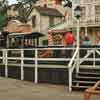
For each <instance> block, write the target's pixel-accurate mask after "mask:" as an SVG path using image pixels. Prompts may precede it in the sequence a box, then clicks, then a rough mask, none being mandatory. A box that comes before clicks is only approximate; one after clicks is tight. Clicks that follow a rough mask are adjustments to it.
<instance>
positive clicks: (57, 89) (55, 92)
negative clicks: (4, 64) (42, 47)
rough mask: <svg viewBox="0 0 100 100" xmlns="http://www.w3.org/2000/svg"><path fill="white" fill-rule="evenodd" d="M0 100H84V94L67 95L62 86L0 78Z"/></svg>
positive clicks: (65, 89) (66, 89)
mask: <svg viewBox="0 0 100 100" xmlns="http://www.w3.org/2000/svg"><path fill="white" fill-rule="evenodd" d="M0 100H84V92H75V91H74V92H72V93H69V92H68V88H67V87H65V86H63V85H62V86H61V85H50V84H34V83H32V82H26V81H20V80H15V79H8V78H0ZM98 100H100V98H99V99H98Z"/></svg>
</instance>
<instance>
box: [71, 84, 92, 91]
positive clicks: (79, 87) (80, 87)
mask: <svg viewBox="0 0 100 100" xmlns="http://www.w3.org/2000/svg"><path fill="white" fill-rule="evenodd" d="M89 87H91V86H78V85H72V89H73V90H85V89H87V88H89Z"/></svg>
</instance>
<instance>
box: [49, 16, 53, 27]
mask: <svg viewBox="0 0 100 100" xmlns="http://www.w3.org/2000/svg"><path fill="white" fill-rule="evenodd" d="M49 24H50V27H51V26H53V25H54V17H53V16H51V17H49Z"/></svg>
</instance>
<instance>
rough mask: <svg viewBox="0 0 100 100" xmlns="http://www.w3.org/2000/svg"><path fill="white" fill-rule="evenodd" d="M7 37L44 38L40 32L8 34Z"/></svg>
mask: <svg viewBox="0 0 100 100" xmlns="http://www.w3.org/2000/svg"><path fill="white" fill-rule="evenodd" d="M9 36H12V37H19V38H23V37H24V38H26V39H27V38H39V37H42V36H44V34H42V33H40V32H32V33H10V34H9Z"/></svg>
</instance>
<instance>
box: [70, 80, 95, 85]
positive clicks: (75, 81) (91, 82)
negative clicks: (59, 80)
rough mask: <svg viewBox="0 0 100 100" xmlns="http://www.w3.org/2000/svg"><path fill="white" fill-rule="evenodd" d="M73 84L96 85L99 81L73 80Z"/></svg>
mask: <svg viewBox="0 0 100 100" xmlns="http://www.w3.org/2000/svg"><path fill="white" fill-rule="evenodd" d="M72 82H73V83H82V84H95V83H96V82H97V81H80V80H73V81H72Z"/></svg>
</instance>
